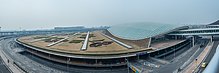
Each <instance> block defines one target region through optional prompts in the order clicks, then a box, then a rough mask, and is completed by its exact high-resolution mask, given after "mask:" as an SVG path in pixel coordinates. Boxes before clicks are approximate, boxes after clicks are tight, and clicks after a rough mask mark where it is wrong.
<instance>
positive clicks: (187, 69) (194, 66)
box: [182, 42, 213, 73]
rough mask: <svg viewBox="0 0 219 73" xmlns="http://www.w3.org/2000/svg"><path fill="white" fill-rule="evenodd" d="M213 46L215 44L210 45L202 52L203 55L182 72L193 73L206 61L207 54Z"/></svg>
mask: <svg viewBox="0 0 219 73" xmlns="http://www.w3.org/2000/svg"><path fill="white" fill-rule="evenodd" d="M212 46H213V42H211V43H209V44H208V45H207V46H206V47H205V49H204V50H203V51H202V53H201V54H200V55H199V56H198V57H197V58H196V59H194V60H193V61H192V62H191V63H190V64H189V65H188V66H187V67H186V68H185V69H184V70H183V71H182V72H183V73H193V72H194V71H195V69H196V68H197V67H198V66H199V65H200V64H201V63H202V61H203V60H204V59H205V57H206V56H207V54H208V53H209V52H210V50H211V48H212Z"/></svg>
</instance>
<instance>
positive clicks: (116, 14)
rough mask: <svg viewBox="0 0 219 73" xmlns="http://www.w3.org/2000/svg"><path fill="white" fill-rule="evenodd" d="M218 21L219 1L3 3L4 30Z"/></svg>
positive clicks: (0, 20) (15, 0) (22, 0)
mask: <svg viewBox="0 0 219 73" xmlns="http://www.w3.org/2000/svg"><path fill="white" fill-rule="evenodd" d="M218 19H219V0H0V26H1V27H2V30H9V29H10V30H19V28H21V29H40V28H53V27H54V26H77V25H84V26H88V27H92V26H98V25H115V24H123V23H133V22H157V23H169V24H199V23H200V24H205V23H211V22H214V21H216V20H218Z"/></svg>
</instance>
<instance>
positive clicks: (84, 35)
mask: <svg viewBox="0 0 219 73" xmlns="http://www.w3.org/2000/svg"><path fill="white" fill-rule="evenodd" d="M86 36H87V35H86V34H83V35H81V36H80V37H78V38H83V39H85V38H86ZM91 37H96V36H94V34H90V35H89V38H91Z"/></svg>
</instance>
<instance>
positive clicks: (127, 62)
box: [125, 58, 129, 73]
mask: <svg viewBox="0 0 219 73" xmlns="http://www.w3.org/2000/svg"><path fill="white" fill-rule="evenodd" d="M125 61H126V64H127V69H128V73H129V61H128V59H126V58H125Z"/></svg>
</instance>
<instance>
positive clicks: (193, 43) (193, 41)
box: [192, 36, 195, 47]
mask: <svg viewBox="0 0 219 73" xmlns="http://www.w3.org/2000/svg"><path fill="white" fill-rule="evenodd" d="M192 46H193V47H194V46H195V36H192Z"/></svg>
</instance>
